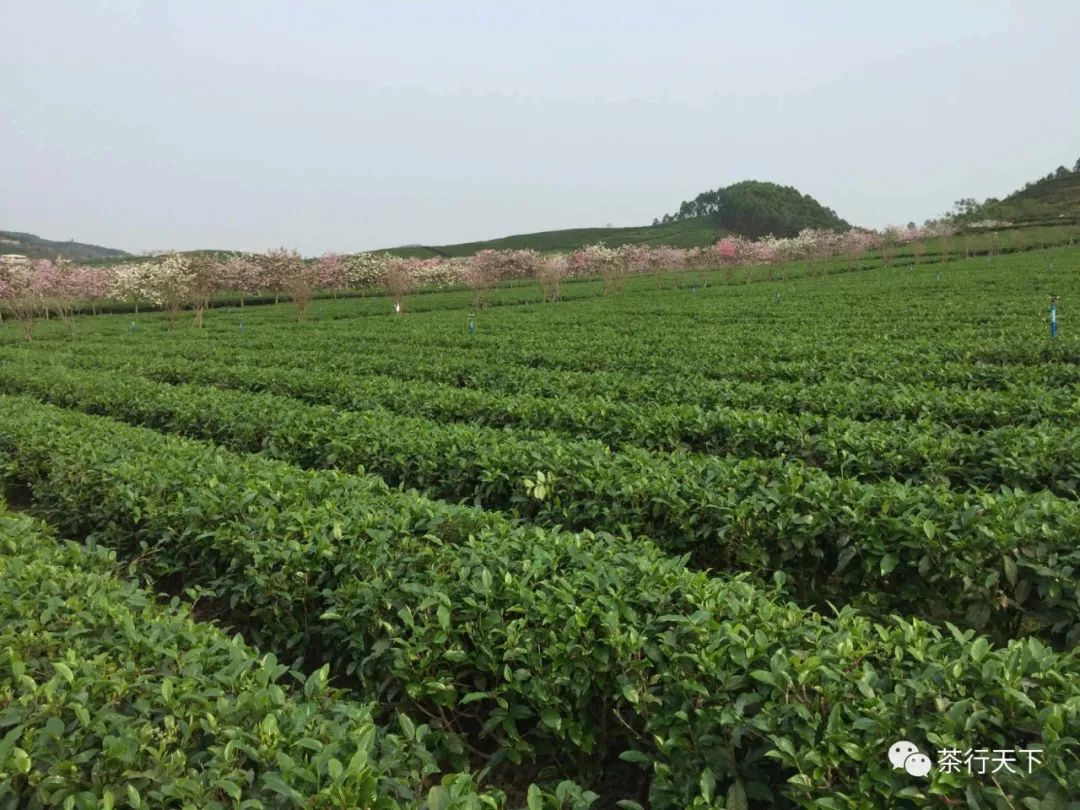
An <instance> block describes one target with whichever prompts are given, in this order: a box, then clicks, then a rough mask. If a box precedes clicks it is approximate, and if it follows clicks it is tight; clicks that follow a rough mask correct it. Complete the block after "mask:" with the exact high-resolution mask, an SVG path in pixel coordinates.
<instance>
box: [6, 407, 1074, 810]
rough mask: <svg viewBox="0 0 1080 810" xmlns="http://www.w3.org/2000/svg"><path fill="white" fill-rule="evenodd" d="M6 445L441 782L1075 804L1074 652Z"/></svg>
mask: <svg viewBox="0 0 1080 810" xmlns="http://www.w3.org/2000/svg"><path fill="white" fill-rule="evenodd" d="M0 450H2V451H3V452H4V453H5V454H6V455H7V458H8V461H7V463H6V465H5V476H6V479H7V481H8V483H9V485H10V486H13V487H21V488H22V490H23V492H24V493H25V495H26V496H27V497H29V498H30V499H31V501H32V503H33V505H34V508H35V509H36V510H38V511H39V512H40V513H41V514H42V515H44V516H46V517H47V518H48V519H49V520H50V521H51V522H54V523H55V524H56V525H58V526H61V527H62V528H63V529H64V530H65V531H66V532H69V533H72V534H85V535H87V536H88V537H89V538H90V539H91V540H92V541H93V542H95V543H100V544H105V545H109V546H112V547H115V548H116V549H117V550H118V553H120V554H122V555H123V556H125V557H129V556H130V557H132V558H138V559H139V565H140V567H141V568H142V569H143V570H144V571H146V572H148V573H149V574H151V575H154V576H158V577H170V578H174V579H179V580H180V584H182V585H185V586H190V587H205V588H207V589H209V591H210V592H211V593H212V594H213V601H214V603H215V604H216V605H217V606H218V608H219V609H220V610H221V612H222V617H223V618H225V619H226V620H228V621H231V622H233V623H234V624H237V625H238V626H242V627H244V629H245V630H246V631H247V632H249V633H251V634H252V635H254V636H257V637H258V638H259V641H260V643H261V644H263V645H264V646H266V647H268V648H272V649H277V650H279V651H281V652H286V651H287V654H288V655H295V654H297V653H298V652H299V651H301V650H308V651H311V650H315V651H317V656H319V657H321V658H324V659H325V660H326V661H327V663H329V664H330V665H331V672H332V673H340V674H343V675H348V676H349V677H350V678H351V679H352V681H353V683H354V684H355V687H354V688H355V689H356V690H357V691H358V692H360V693H362V695H363V696H364V697H365V698H367V697H371V698H378V699H379V700H380V703H381V704H382V705H383V706H385V707H387V708H388V707H390V706H395V707H398V708H400V709H401V710H404V711H406V712H408V713H409V714H423V715H424V716H430V717H433V718H438V719H439V721H440V732H442V733H445V734H446V739H447V740H450V739H451V738H452V737H453V736H454V735H453V734H451V733H450V732H456V734H457V736H458V738H459V743H458V744H457V745H455V744H454V743H453V742H450V741H448V742H445V743H443V744H442V745H441V746H440V747H438V748H436V749H435V750H436V751H437V753H438V755H439V756H440V757H441V758H445V759H446V760H448V761H451V762H452V761H453V759H454V757H455V756H456V757H459V758H461V757H465V756H467V755H466V754H465V751H466V750H467V751H468V752H469V753H470V754H472V755H477V754H481V753H482V754H485V755H487V756H488V757H490V762H491V764H492V765H493V766H494V765H496V764H497V763H499V762H507V763H511V767H514V768H516V767H523V766H525V765H527V764H528V763H530V762H535V763H537V765H538V766H539V767H541V768H542V770H543V772H544V773H554V774H555V775H557V777H558V778H567V779H573V780H575V781H577V782H579V783H582V784H597V783H598V782H599V781H602V779H601V777H602V774H601V775H598V774H597V769H599V768H608V769H611V768H612V767H613V766H612V764H611V763H612V761H613V759H614V758H615V757H619V758H621V759H622V760H623V761H624V763H629V764H632V765H633V766H635V768H637V769H639V770H638V773H639V775H640V779H641V782H640V783H636V784H635V783H631V785H630V786H631V787H632V788H634V790H635V791H636V790H637V788H638V786H640V789H641V790H642V791H643V792H644V795H641V796H640V799H641V800H647V801H649V802H650V803H651V805H652V806H653V807H658V808H659V807H690V806H696V807H706V806H717V807H719V806H727V807H745V806H748V803H749V802H759V803H764V804H774V805H776V804H779V805H784V804H796V805H799V806H806V807H852V808H854V807H866V806H886V805H889V804H890V803H892V802H894V801H895V799H896V797H897V796H903V797H906V798H907V800H909V801H910V802H911V803H913V804H914V805H915V806H931V805H933V804H935V803H937V802H939V800H940V797H943V796H944V797H954V799H955V800H963V797H964V796H965V795H966V796H968V797H969V801H973V802H975V803H976V804H977V805H978V806H987V807H1003V808H1004V807H1007V806H1008V804H1007V802H1009V801H1011V802H1014V803H1016V804H1017V806H1025V807H1032V806H1036V804H1033V802H1036V803H1037V802H1043V801H1045V802H1054V801H1061V802H1064V801H1065V797H1067V796H1071V795H1076V793H1077V792H1078V791H1080V761H1078V759H1077V751H1078V750H1080V746H1078V741H1077V740H1076V739H1075V732H1076V729H1077V728H1078V722H1080V717H1078V711H1080V660H1078V657H1077V653H1076V652H1075V651H1070V652H1061V653H1055V652H1054V651H1052V650H1050V649H1048V648H1047V647H1046V646H1045V645H1043V644H1041V643H1040V642H1038V641H1037V640H1035V639H1027V640H1018V641H1013V642H1010V643H1009V644H1007V645H1004V646H995V645H993V644H991V643H988V641H987V639H986V638H984V637H978V636H975V635H974V634H973V633H971V632H967V633H963V632H961V631H959V630H948V631H944V630H941V629H938V628H936V627H934V626H932V625H928V624H926V623H924V622H921V621H919V620H905V619H901V618H891V619H889V620H887V621H883V622H880V623H875V622H872V621H870V620H868V619H867V618H866V617H864V616H862V615H860V614H858V613H857V612H855V611H853V610H851V609H845V610H842V611H840V612H839V614H838V615H836V616H834V617H832V618H826V617H823V616H821V615H818V614H815V613H812V612H809V611H807V610H805V609H802V608H799V607H797V606H795V605H793V604H790V603H787V602H785V601H782V600H779V599H777V597H776V596H775V595H774V594H770V593H768V592H765V591H762V590H760V589H757V588H755V587H753V586H751V585H750V584H748V583H747V582H745V581H740V580H738V579H734V580H725V579H719V578H710V577H708V576H705V575H703V574H700V573H694V572H692V571H690V570H688V569H687V568H686V567H685V566H684V565H683V561H681V560H678V559H674V558H671V557H669V556H668V555H666V554H664V553H663V552H661V551H660V550H658V549H656V548H655V547H654V546H652V545H651V544H650V543H648V542H643V541H638V540H634V539H631V538H619V537H613V536H604V535H600V536H594V535H591V534H588V533H582V534H569V533H565V532H558V531H546V532H545V531H543V530H540V529H536V528H529V527H506V526H494V527H492V528H490V529H481V530H479V531H477V532H476V533H474V534H471V535H470V536H468V537H461V536H460V535H459V536H457V537H454V538H452V539H444V538H442V537H441V536H439V535H438V534H437V533H435V534H433V533H430V532H428V531H426V529H425V528H424V526H425V525H428V524H427V523H417V521H416V518H415V515H416V514H421V513H424V514H429V515H430V514H431V513H432V512H435V511H438V510H439V509H441V508H447V509H460V507H440V506H439V505H438V504H432V503H430V502H423V503H422V499H421V498H419V496H416V497H417V507H416V509H415V510H414V513H413V515H412V516H410V515H404V516H403V515H402V514H401V507H402V503H401V500H400V497H399V499H398V500H394V501H390V500H387V499H385V498H383V497H381V496H380V495H379V494H378V492H377V491H375V490H373V489H372V490H370V494H369V495H367V496H366V499H364V500H361V499H358V498H350V497H348V496H347V494H346V493H347V492H348V488H347V479H348V477H347V476H343V475H341V474H339V473H336V472H333V471H326V472H307V471H303V470H299V469H296V468H293V467H290V466H289V465H285V464H281V463H277V462H273V461H270V460H267V459H263V458H257V457H243V456H236V455H233V454H230V453H227V452H225V451H223V450H220V449H214V448H212V447H207V446H205V445H200V444H198V443H194V442H190V441H185V440H181V439H178V438H175V437H166V436H161V435H160V434H154V433H153V432H151V431H147V430H145V429H137V428H129V427H125V426H122V425H118V424H116V423H111V422H109V421H108V420H104V419H101V418H95V417H90V416H85V415H82V414H76V413H69V412H63V411H60V410H57V409H55V408H53V407H49V406H42V405H40V404H37V403H36V401H34V400H28V399H22V398H8V397H5V398H2V399H0ZM429 520H430V518H429ZM432 724H433V725H434V721H432ZM898 738H902V739H909V740H913V741H915V742H916V743H917V744H919V745H928V746H932V747H934V748H938V749H940V748H945V747H972V746H973V745H977V746H979V747H988V748H1004V747H1014V746H1022V747H1027V748H1032V747H1038V748H1041V749H1043V751H1044V754H1043V756H1042V761H1043V763H1044V764H1043V765H1042V766H1040V769H1039V770H1037V771H1035V772H1034V773H1032V774H1030V775H1029V774H1026V773H1025V774H1011V775H1008V774H999V775H998V777H997V781H996V782H995V781H984V780H980V778H979V777H978V776H969V775H966V774H950V773H944V772H935V773H934V775H933V776H932V777H931V778H930V779H929V780H928V781H927V782H926V783H921V782H913V781H912V779H911V778H909V777H907V775H906V774H904V773H902V772H899V773H898V772H896V771H894V770H893V769H892V768H891V766H890V765H889V763H888V760H887V758H886V752H887V749H888V747H889V745H890V744H891V743H892V742H893V741H895V740H896V739H898ZM516 763H521V765H520V766H519V765H517V764H516ZM498 772H500V773H504V774H505V773H506V771H505V770H501V771H498ZM551 781H554V776H553V779H552V780H551ZM626 781H627V782H630V781H631V780H629V779H627V780H626ZM1005 796H1008V797H1009V798H1008V799H1005V798H1004V797H1005ZM609 798H611V799H626V800H631V799H633V798H634V794H633V793H631V794H630V795H627V793H626V792H622V793H619V792H615V793H614V794H613V795H611V796H610V797H609ZM1046 806H1053V805H1052V804H1048V805H1046Z"/></svg>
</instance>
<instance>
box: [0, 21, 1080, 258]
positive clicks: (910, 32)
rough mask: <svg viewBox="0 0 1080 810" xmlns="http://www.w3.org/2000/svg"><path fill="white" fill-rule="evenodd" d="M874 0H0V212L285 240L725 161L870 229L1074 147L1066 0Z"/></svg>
mask: <svg viewBox="0 0 1080 810" xmlns="http://www.w3.org/2000/svg"><path fill="white" fill-rule="evenodd" d="M890 5H891V10H890V9H889V8H887V6H886V4H885V3H879V2H866V1H865V0H862V1H861V2H856V1H855V0H852V2H836V1H833V2H830V1H829V0H818V1H817V2H813V3H809V2H795V1H794V0H792V2H740V3H722V2H715V0H713V2H693V3H691V2H678V1H677V0H668V2H637V1H634V0H622V2H618V3H616V2H606V3H588V2H566V3H564V2H528V3H526V2H508V1H507V0H500V1H496V0H491V2H473V3H466V2H453V0H440V1H439V2H410V0H399V2H346V1H345V0H340V2H330V1H329V0H322V1H320V0H305V1H304V2H301V0H295V1H294V2H267V0H250V1H248V2H240V1H239V0H217V1H216V2H204V1H203V0H187V1H186V2H179V1H178V2H165V0H158V1H156V2H155V0H146V2H136V1H135V0H131V1H130V2H88V1H87V0H81V1H80V2H75V0H72V1H71V2H51V1H50V0H18V1H17V2H15V1H13V0H0V20H2V21H3V25H2V30H3V34H4V39H3V44H2V45H0V161H2V163H0V172H2V175H0V176H2V178H3V186H2V191H0V227H2V228H4V229H7V230H23V231H30V232H33V233H37V234H39V235H41V236H45V237H47V238H53V239H76V240H79V241H88V242H94V243H98V244H104V245H108V246H110V247H119V248H124V249H127V250H132V251H139V250H146V249H158V248H177V249H189V248H200V247H220V248H234V249H251V250H262V249H265V248H268V247H276V246H281V245H284V246H289V247H296V248H299V249H300V250H301V251H302V252H304V253H306V254H313V253H321V252H323V251H326V250H337V251H354V250H361V249H370V248H377V247H388V246H392V245H398V244H404V243H414V242H416V243H428V244H436V243H445V242H458V241H467V240H472V239H483V238H489V237H496V236H503V235H507V234H510V233H520V232H526V231H539V230H548V229H554V228H566V227H578V226H597V225H605V224H608V223H611V224H615V225H636V224H645V223H648V222H651V221H652V219H653V217H657V216H660V215H662V214H664V213H665V212H668V211H672V210H674V209H675V208H677V207H678V204H679V202H680V201H682V200H684V199H689V198H691V197H693V196H695V195H696V194H697V193H698V192H700V191H703V190H705V189H709V188H715V187H717V186H720V185H727V184H728V183H732V182H735V181H738V180H744V179H758V180H773V181H776V182H780V183H783V184H785V185H794V186H796V187H797V188H798V189H800V190H801V191H803V192H806V193H809V194H812V195H814V196H815V197H816V198H817V199H818V200H820V201H821V202H822V203H824V204H825V205H828V206H830V207H831V208H834V209H835V210H836V211H837V212H838V213H839V214H840V215H841V216H843V217H844V218H846V219H847V220H849V221H850V222H853V223H855V224H860V225H867V226H875V227H877V226H883V225H886V224H889V223H894V222H906V221H908V220H917V221H919V222H921V221H922V220H924V219H926V218H928V217H931V216H935V215H938V214H940V213H942V212H943V211H945V210H946V209H948V208H949V207H950V206H951V204H952V202H953V201H954V200H956V199H957V198H959V197H967V196H972V197H977V198H979V199H982V198H984V197H986V196H1004V195H1005V194H1007V193H1008V192H1010V191H1012V190H1014V189H1016V188H1017V187H1019V186H1021V185H1023V183H1024V182H1025V181H1027V180H1031V179H1035V178H1037V177H1039V176H1041V175H1044V174H1046V173H1047V172H1048V171H1050V170H1052V169H1054V168H1055V167H1056V166H1058V165H1059V164H1062V163H1064V164H1066V165H1068V166H1070V167H1071V166H1072V164H1073V163H1075V161H1076V160H1077V159H1078V158H1080V46H1078V45H1077V42H1080V2H1077V1H1076V0H1061V2H1041V1H1040V0H1023V2H1015V3H1008V2H994V1H993V0H982V1H981V2H963V1H962V0H935V1H934V2H921V0H915V1H912V0H909V1H908V2H904V3H893V4H890Z"/></svg>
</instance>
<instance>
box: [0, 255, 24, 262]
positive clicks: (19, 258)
mask: <svg viewBox="0 0 1080 810" xmlns="http://www.w3.org/2000/svg"><path fill="white" fill-rule="evenodd" d="M0 264H30V260H29V259H28V258H26V257H25V256H23V255H22V254H21V253H3V254H0Z"/></svg>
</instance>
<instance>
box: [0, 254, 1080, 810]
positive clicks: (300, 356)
mask: <svg viewBox="0 0 1080 810" xmlns="http://www.w3.org/2000/svg"><path fill="white" fill-rule="evenodd" d="M1020 244H1021V243H1020V242H1019V241H1018V242H1017V249H1018V250H1019V247H1020ZM1035 246H1036V245H1035V244H1027V243H1025V244H1024V247H1035ZM939 258H940V257H939ZM949 258H950V259H951V260H949V261H935V262H933V263H925V262H924V263H921V264H908V263H907V260H904V261H899V260H897V261H895V262H894V264H893V266H891V267H887V268H878V269H870V270H860V271H858V272H843V266H842V265H840V264H838V263H837V264H835V265H830V270H831V271H832V272H830V273H829V274H822V273H821V272H816V273H813V274H811V275H810V276H809V277H806V276H804V275H803V274H801V273H797V272H789V273H785V274H784V275H785V278H784V280H768V279H769V277H772V278H775V277H776V276H778V275H779V274H774V273H773V272H772V271H770V272H769V274H768V277H767V276H765V275H764V274H763V273H759V274H758V275H757V276H755V277H753V278H751V277H749V276H747V275H746V274H745V273H742V272H740V273H738V274H731V273H726V274H725V273H723V272H719V271H718V272H716V273H686V274H682V275H676V274H669V276H667V277H664V278H661V279H659V280H658V279H656V278H652V277H648V276H643V277H640V278H634V279H632V280H631V281H630V282H629V284H628V285H627V287H626V289H625V290H624V291H623V292H621V293H619V294H613V295H607V296H605V295H603V294H602V286H601V284H600V283H599V282H595V283H594V282H578V283H574V284H568V285H567V286H566V291H565V295H564V300H562V301H560V302H559V303H557V304H549V303H540V296H539V293H538V291H537V290H536V289H535V288H533V287H531V286H528V285H516V286H510V287H505V288H501V289H499V290H496V292H495V293H494V295H493V298H492V301H491V305H490V306H487V307H486V308H484V309H481V310H473V309H472V299H471V295H470V293H469V292H468V291H451V292H438V293H428V294H415V295H413V296H412V297H411V298H410V299H409V300H408V304H407V307H406V312H405V314H404V315H402V316H396V315H395V314H394V312H393V307H392V305H391V304H390V303H389V302H388V299H386V298H383V297H374V296H370V297H365V298H351V299H339V300H333V299H321V300H318V301H316V302H315V303H314V304H313V306H312V312H311V315H310V320H309V321H308V322H307V323H297V322H296V315H295V310H294V309H293V308H292V307H291V306H289V305H285V304H282V305H280V306H258V307H250V306H249V307H246V308H243V309H241V308H239V307H231V308H230V307H222V308H218V309H214V310H211V311H210V312H209V313H208V315H207V316H206V324H205V328H202V329H195V328H193V327H192V326H191V325H190V323H189V322H188V321H187V320H182V321H181V323H180V324H179V325H178V326H177V328H176V329H172V330H170V329H169V328H168V327H167V324H166V320H165V317H164V316H163V315H162V314H161V313H154V312H151V313H141V314H138V315H130V314H129V315H115V316H97V317H82V318H79V319H78V321H77V324H76V328H75V334H74V335H73V336H72V335H69V334H68V331H67V329H66V327H64V326H62V325H61V324H58V323H45V324H43V325H42V326H41V328H40V329H39V333H38V335H37V336H36V337H35V339H34V341H33V342H31V343H27V342H25V341H23V340H22V339H21V336H20V335H19V333H18V331H17V330H16V329H14V328H12V327H10V326H5V327H4V328H3V329H0V479H2V484H3V487H4V493H5V500H6V503H7V507H6V510H4V511H0V807H5V808H6V807H27V808H35V807H65V808H91V807H117V808H120V807H147V808H156V807H192V808H195V807H198V808H217V807H220V808H227V807H243V808H258V807H266V808H270V807H282V808H284V807H297V808H299V807H343V808H344V807H397V806H410V807H411V806H419V807H427V808H432V810H436V809H437V808H458V807H460V808H480V807H503V806H509V807H528V808H529V810H535V808H557V807H566V808H570V807H575V808H577V807H586V806H590V804H591V806H593V807H597V808H599V807H614V806H622V807H626V808H635V807H652V808H668V807H678V808H683V807H694V808H705V807H726V808H747V807H769V806H779V807H814V808H877V807H941V806H949V807H961V806H965V807H972V808H1012V810H1018V809H1019V808H1030V809H1032V810H1038V809H1039V808H1045V809H1046V810H1050V809H1051V808H1068V807H1076V806H1077V805H1075V804H1070V802H1075V801H1076V799H1077V797H1080V741H1078V737H1080V653H1078V652H1077V650H1078V647H1077V644H1078V642H1080V498H1078V494H1077V487H1078V482H1080V319H1078V318H1077V317H1076V315H1075V314H1074V313H1075V312H1076V311H1077V308H1078V307H1080V248H1074V247H1068V246H1063V247H1053V248H1049V249H1044V250H1038V249H1034V250H1031V249H1029V250H1023V251H1022V252H1016V253H1008V254H1002V253H999V254H998V255H994V256H982V255H979V256H975V257H972V258H964V254H963V251H962V250H961V249H959V248H958V247H957V246H956V245H954V246H953V247H952V254H951V256H950V257H949ZM1052 295H1054V296H1057V297H1058V318H1059V321H1060V330H1061V331H1060V333H1059V334H1058V336H1057V338H1056V339H1054V340H1052V339H1051V338H1050V329H1049V303H1050V296H1052ZM470 320H472V322H473V325H474V330H470ZM473 332H474V333H473ZM897 740H910V741H912V742H913V743H914V744H916V745H917V746H918V747H919V748H920V749H921V750H923V751H926V752H928V753H933V754H936V753H937V752H941V751H946V750H952V749H956V750H959V751H960V752H964V751H970V750H973V749H974V750H978V749H988V750H990V751H994V750H1006V749H1007V750H1029V751H1030V750H1037V751H1039V754H1038V759H1037V762H1036V764H1034V766H1032V767H1030V772H1029V768H1028V767H1027V766H1025V767H1015V766H1014V767H1013V768H1004V767H1003V768H1000V769H999V770H998V771H996V772H992V769H991V768H986V769H985V773H980V772H979V771H978V770H974V771H973V772H969V770H971V769H970V768H967V767H964V768H958V769H953V770H950V769H948V768H943V767H940V766H939V767H936V768H935V769H934V770H932V771H931V772H930V774H929V775H927V776H924V777H917V776H912V775H910V774H909V773H907V772H905V771H904V770H903V769H897V768H894V767H893V765H892V764H890V761H889V758H888V750H889V747H890V745H891V744H892V743H894V742H896V741H897ZM934 758H937V757H934Z"/></svg>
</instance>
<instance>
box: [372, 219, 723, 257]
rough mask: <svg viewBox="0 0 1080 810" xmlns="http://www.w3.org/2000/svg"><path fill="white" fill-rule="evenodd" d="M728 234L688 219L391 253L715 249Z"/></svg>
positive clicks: (411, 247)
mask: <svg viewBox="0 0 1080 810" xmlns="http://www.w3.org/2000/svg"><path fill="white" fill-rule="evenodd" d="M727 233H728V231H725V230H722V229H718V228H717V227H716V225H715V224H714V223H713V222H712V221H711V220H708V219H687V220H681V221H679V222H669V223H665V224H662V225H642V226H636V227H627V228H569V229H566V230H561V231H540V232H538V233H523V234H517V235H515V236H504V237H502V238H499V239H488V240H484V241H480V242H461V243H459V244H454V245H408V246H405V247H397V248H391V249H390V250H387V251H376V252H386V253H392V254H394V255H395V256H406V257H416V258H422V259H423V258H431V257H433V256H444V257H450V258H453V257H456V256H471V255H473V254H474V253H477V252H478V251H481V250H489V249H490V250H522V249H526V248H530V249H532V250H537V251H540V252H545V251H556V250H559V251H564V250H576V249H577V248H581V247H585V246H586V245H595V244H596V243H597V242H604V243H605V244H607V245H612V246H614V245H637V244H640V245H650V246H656V245H667V246H670V247H683V248H690V247H701V246H704V245H711V244H713V243H714V242H715V241H716V240H717V239H719V238H720V237H722V236H724V235H725V234H727Z"/></svg>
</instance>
